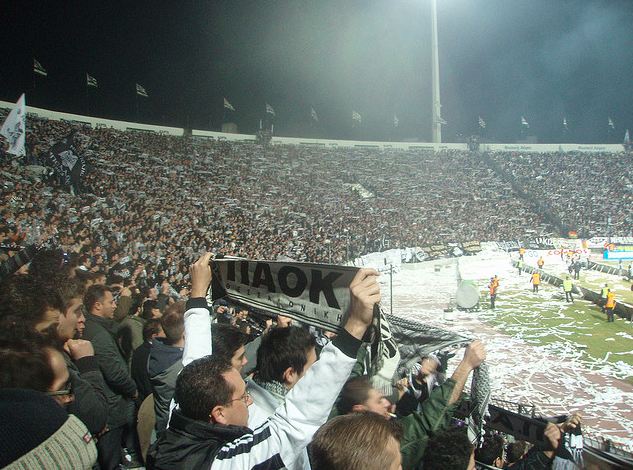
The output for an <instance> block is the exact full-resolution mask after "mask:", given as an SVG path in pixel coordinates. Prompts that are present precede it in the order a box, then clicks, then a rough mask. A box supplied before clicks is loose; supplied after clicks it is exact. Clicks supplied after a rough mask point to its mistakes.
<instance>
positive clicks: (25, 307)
mask: <svg viewBox="0 0 633 470" xmlns="http://www.w3.org/2000/svg"><path fill="white" fill-rule="evenodd" d="M49 309H56V310H59V311H60V312H63V311H64V303H63V302H62V299H61V297H60V296H59V294H58V293H57V291H56V290H55V289H54V288H51V287H47V286H46V285H44V284H42V283H41V282H40V281H39V280H38V279H36V278H35V277H34V276H31V275H29V274H27V275H16V276H12V277H10V278H9V279H7V280H6V281H4V282H3V283H2V284H1V285H0V319H5V320H7V321H11V322H16V323H26V324H27V325H29V326H31V327H33V326H35V325H36V324H37V323H39V321H40V320H41V319H42V318H43V317H44V315H45V314H46V311H47V310H49Z"/></svg>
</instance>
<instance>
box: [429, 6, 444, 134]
mask: <svg viewBox="0 0 633 470" xmlns="http://www.w3.org/2000/svg"><path fill="white" fill-rule="evenodd" d="M431 36H432V37H431V49H432V51H431V53H432V60H431V74H432V83H433V124H432V126H433V127H432V129H433V142H434V143H440V142H442V124H445V123H446V121H444V120H443V119H442V105H441V103H440V61H439V53H438V41H437V0H431Z"/></svg>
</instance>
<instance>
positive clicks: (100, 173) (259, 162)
mask: <svg viewBox="0 0 633 470" xmlns="http://www.w3.org/2000/svg"><path fill="white" fill-rule="evenodd" d="M4 113H6V110H5V111H4ZM27 130H28V134H27V149H28V151H27V152H28V155H27V162H28V163H31V164H33V163H35V164H41V163H43V162H44V161H46V157H47V155H48V154H49V152H50V149H51V147H52V146H53V145H54V144H55V143H56V142H59V141H61V140H63V139H64V138H66V137H67V136H68V135H70V134H71V133H72V132H73V131H74V132H75V133H76V134H75V146H76V150H77V153H78V154H81V155H84V156H85V157H86V161H87V163H88V167H89V171H88V174H87V176H85V177H84V179H83V181H82V182H81V187H80V188H79V189H80V194H78V195H71V194H70V193H69V191H68V189H64V188H60V187H59V186H58V185H57V184H56V182H55V178H54V177H49V178H48V179H46V178H45V179H44V181H43V182H36V183H33V182H31V180H30V177H31V176H30V175H32V171H31V170H33V168H32V167H25V166H18V165H15V164H14V163H15V162H14V163H11V162H10V160H9V159H8V158H6V157H5V158H3V159H2V162H1V167H2V168H1V169H2V171H3V191H2V199H1V204H2V207H1V210H2V217H3V222H2V230H3V234H2V237H3V238H4V239H6V238H7V237H11V238H13V239H14V240H24V241H29V240H33V239H37V238H39V237H41V235H42V233H45V232H48V230H49V229H51V228H52V227H56V229H57V231H58V236H59V240H60V242H61V243H62V244H63V245H64V246H65V247H66V249H68V250H70V251H75V252H78V253H83V252H87V251H90V252H94V250H95V249H96V247H102V248H101V249H102V250H104V251H107V257H108V259H109V263H112V262H113V260H116V259H117V258H118V259H121V258H124V259H127V258H126V257H127V256H129V257H130V261H129V262H130V263H131V264H132V265H133V264H134V260H135V259H138V260H140V259H143V260H144V262H145V263H147V262H150V263H151V264H154V265H155V266H156V269H157V270H160V271H161V272H164V273H166V274H168V275H169V276H176V275H180V276H181V278H182V276H184V275H185V273H186V272H187V269H186V266H187V263H188V262H189V260H190V259H191V258H193V257H194V256H195V255H196V254H197V253H198V252H199V251H201V250H203V249H210V250H212V251H214V252H221V253H224V254H231V255H241V256H246V257H250V258H265V259H275V258H277V257H278V256H289V257H291V258H294V259H297V260H302V261H322V262H335V263H339V262H343V261H344V260H347V259H351V258H353V257H355V256H358V255H360V254H364V253H367V252H372V251H377V250H380V249H382V248H386V247H391V248H395V247H426V246H430V245H434V244H438V243H442V244H446V243H450V242H468V241H475V240H476V241H492V240H514V239H521V238H524V237H532V236H546V235H552V234H555V235H558V234H560V233H561V232H563V233H566V232H567V231H568V230H576V231H577V232H578V234H579V235H580V236H587V237H589V236H594V235H608V234H610V235H620V236H630V235H632V234H633V233H632V230H633V228H632V227H633V215H632V213H633V211H631V205H632V202H633V193H632V188H633V187H632V186H631V182H632V170H631V165H630V156H628V155H622V154H620V155H615V154H606V153H593V154H584V155H583V154H580V153H573V154H565V155H563V154H556V155H555V154H551V153H550V154H536V155H535V154H521V153H517V152H514V153H491V154H488V153H481V154H475V153H470V152H467V151H465V150H442V151H439V152H434V151H429V150H423V149H409V150H403V149H396V148H392V149H379V148H373V147H352V148H349V147H347V148H337V147H325V148H323V147H319V146H299V145H273V146H268V147H263V146H261V145H258V144H256V143H252V142H230V141H217V140H214V139H197V138H190V137H182V136H177V135H161V134H157V133H153V132H149V133H147V132H138V131H125V130H119V129H112V128H107V127H92V126H86V125H84V124H81V123H78V122H70V121H62V120H54V119H44V118H40V117H36V116H33V115H29V118H28V122H27ZM607 220H609V223H608V225H607Z"/></svg>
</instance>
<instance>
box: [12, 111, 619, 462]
mask: <svg viewBox="0 0 633 470" xmlns="http://www.w3.org/2000/svg"><path fill="white" fill-rule="evenodd" d="M28 122H29V126H28V136H27V141H28V154H27V157H26V158H25V159H15V158H10V157H9V156H8V155H3V157H2V159H1V160H0V172H2V176H3V180H2V183H1V184H2V194H1V198H0V216H1V217H2V225H1V226H0V230H1V233H0V239H1V240H0V242H1V243H2V247H3V251H2V253H1V254H0V257H1V259H0V261H2V262H9V261H11V260H12V259H14V256H15V255H16V254H17V253H19V252H20V250H21V248H23V247H24V246H26V245H29V244H32V243H35V244H37V243H39V242H42V241H44V240H49V239H52V240H54V244H55V245H56V246H58V247H60V248H58V249H52V250H44V251H40V252H39V253H38V254H37V256H36V257H35V258H34V259H33V260H32V262H31V263H30V265H28V266H27V265H25V266H22V267H21V268H20V270H19V271H17V272H16V273H13V274H11V275H9V276H6V277H5V278H4V279H2V282H1V283H0V368H1V370H0V379H1V382H0V394H1V395H2V400H0V402H1V403H2V409H1V410H0V412H1V413H2V417H3V419H2V420H0V421H1V423H2V424H0V442H2V444H1V445H2V446H3V448H2V449H0V450H1V452H0V456H1V457H0V458H1V461H0V467H1V468H4V467H5V466H9V465H13V467H9V468H38V466H40V467H42V466H43V467H45V468H91V467H92V466H93V465H98V466H99V468H102V469H113V468H118V467H119V466H120V465H123V466H126V467H128V468H134V467H138V466H140V465H141V464H144V465H146V466H147V467H148V468H155V469H163V468H165V469H166V468H216V469H220V468H227V469H228V468H253V467H255V468H297V469H299V468H313V469H317V470H318V469H355V468H366V469H377V470H378V469H385V468H393V469H397V468H399V467H400V465H402V468H420V467H423V468H424V469H427V470H428V469H434V468H437V469H441V468H452V469H459V468H463V469H466V468H469V469H470V468H474V467H473V466H474V458H475V454H474V452H475V446H473V445H472V444H471V441H470V440H469V439H468V437H467V435H466V432H465V429H464V428H462V427H460V426H459V424H460V423H461V421H460V419H461V418H463V417H464V416H463V415H461V414H460V412H461V411H460V410H461V408H460V405H461V404H462V403H463V399H464V394H463V389H464V385H465V384H466V381H467V378H468V377H469V374H470V373H471V372H472V371H473V370H474V369H476V368H477V367H478V366H479V365H480V364H481V363H482V361H483V360H484V359H485V357H486V350H485V347H484V345H483V344H481V343H480V342H478V341H474V342H473V343H471V344H470V345H469V346H468V347H467V348H466V351H465V353H464V357H463V359H462V360H461V362H459V364H458V365H457V366H456V368H455V369H454V372H453V374H452V376H451V377H448V378H447V377H443V373H444V372H445V370H442V368H441V366H440V365H439V364H438V362H437V360H436V359H435V358H434V357H432V356H431V357H424V358H423V357H421V358H420V360H419V364H418V366H417V367H416V368H415V370H413V371H410V373H409V374H404V375H403V376H402V377H398V378H397V379H399V380H394V383H393V393H391V394H388V395H385V394H384V392H383V391H382V389H381V390H379V389H377V388H374V387H373V385H372V380H371V377H369V376H367V375H365V373H366V371H363V370H362V368H361V370H360V371H359V370H358V367H355V366H356V365H358V364H360V363H362V361H357V359H358V357H359V355H360V354H361V351H363V347H362V339H363V337H364V334H365V332H366V330H367V328H368V327H369V325H370V324H371V321H372V318H373V311H374V308H373V307H374V304H375V303H377V302H379V300H380V290H379V287H378V284H377V282H376V276H375V272H373V271H371V270H360V271H358V273H357V275H356V277H355V279H354V281H353V282H352V284H351V286H350V296H351V299H352V302H351V305H352V307H351V310H350V312H349V315H348V317H347V318H346V323H345V325H343V330H342V332H340V333H339V334H338V335H333V334H331V333H329V332H324V331H315V330H314V329H311V330H309V329H307V328H306V327H305V326H302V325H292V324H291V323H292V322H290V321H289V320H288V319H287V318H284V317H281V316H279V317H276V318H270V319H268V320H267V321H266V320H265V319H262V318H257V319H255V318H252V314H251V313H249V312H248V311H246V310H243V309H241V308H239V306H236V305H227V304H226V302H223V301H219V302H216V303H215V304H212V305H210V304H208V302H207V299H206V295H207V290H208V287H209V283H210V282H211V270H210V268H209V260H210V256H211V255H210V254H209V253H208V252H215V253H223V254H227V255H240V256H245V257H248V258H254V259H277V258H280V257H281V258H283V257H289V258H293V259H297V260H300V261H317V262H319V261H320V262H333V263H340V262H343V261H346V260H349V259H351V258H353V257H354V256H356V255H360V254H363V253H367V252H371V251H375V250H377V249H381V248H384V247H386V246H390V247H414V246H426V245H430V244H433V243H435V242H437V241H438V240H442V241H443V242H467V241H472V240H512V239H516V238H520V237H522V236H523V235H524V234H525V233H526V230H529V231H530V233H532V234H535V235H547V234H550V233H553V232H554V230H556V228H555V227H554V226H553V225H551V223H550V222H549V219H548V217H547V214H545V213H543V212H541V211H540V210H539V207H541V206H537V205H534V204H533V202H532V201H530V200H529V199H526V196H525V194H521V192H520V191H517V190H516V188H515V187H514V185H515V184H517V183H519V184H522V185H524V187H525V188H526V189H527V190H528V192H529V193H530V194H532V193H535V192H536V188H535V189H534V190H532V187H531V186H529V184H531V183H529V182H525V181H523V180H521V177H522V175H514V178H515V180H514V181H509V180H508V178H507V174H504V173H503V172H499V171H498V170H497V169H495V168H492V167H491V166H490V165H489V161H487V160H486V159H485V158H481V157H480V156H477V155H475V154H471V153H468V152H459V151H447V152H441V153H438V154H434V153H427V152H420V151H410V152H404V151H396V150H393V151H385V152H379V153H378V152H376V151H375V150H371V149H321V148H313V147H306V148H303V147H290V146H271V147H266V146H261V145H258V144H255V143H229V142H226V141H213V140H201V141H196V140H192V139H191V138H183V137H172V136H166V135H158V134H153V133H147V134H145V133H139V132H122V131H117V130H113V129H108V128H97V129H92V128H89V127H84V126H82V125H81V124H77V123H70V122H62V121H49V120H44V119H39V118H36V117H29V120H28ZM71 135H72V140H73V145H74V149H75V150H74V151H76V154H77V155H81V156H83V157H85V159H86V161H87V164H88V172H87V174H86V176H85V177H84V178H83V179H82V180H81V181H79V182H73V184H72V185H70V186H69V185H68V184H66V183H64V184H60V181H59V177H58V175H55V174H53V173H51V172H50V171H48V170H46V169H42V166H45V164H46V162H47V157H48V153H49V152H50V149H51V148H52V146H53V145H54V144H55V143H57V142H60V141H61V140H63V139H69V138H71V137H69V136H71ZM505 157H506V160H507V161H509V162H515V160H516V162H520V161H522V159H523V158H525V157H521V156H518V155H506V156H505ZM493 158H494V159H495V160H494V161H499V159H500V158H501V157H497V156H495V157H493ZM587 158H589V157H587ZM564 161H565V162H567V163H568V164H569V165H571V166H573V165H574V161H573V160H567V159H566V160H564ZM579 161H580V160H579ZM516 162H515V163H507V162H505V161H504V162H501V164H502V165H513V164H516V165H520V163H516ZM583 162H584V160H583ZM584 163H585V164H587V162H584ZM503 168H505V169H506V171H508V172H511V171H510V170H509V169H508V168H511V167H510V166H508V167H505V166H503ZM543 168H544V171H548V170H549V167H547V166H546V165H543ZM621 170H622V172H623V173H624V174H625V175H626V174H627V173H626V172H627V171H628V175H630V169H628V168H626V167H623V168H621ZM511 173H512V172H511ZM599 174H603V173H599ZM543 178H546V176H543ZM605 178H607V179H608V175H605ZM534 179H535V180H536V178H534ZM539 181H540V179H539ZM544 184H545V183H544ZM548 184H549V183H548ZM551 184H553V183H551ZM587 184H589V183H587ZM591 184H592V185H593V182H592V183H591ZM71 186H72V187H71ZM592 188H594V189H595V190H596V191H598V190H600V188H599V187H598V186H596V185H594V186H592ZM603 190H604V195H603V193H601V196H600V198H602V199H600V198H598V199H597V200H599V201H606V200H607V199H605V198H607V196H606V195H608V194H609V191H612V190H613V188H603ZM626 190H627V188H626V186H618V188H617V191H620V192H622V191H624V192H626ZM545 193H547V191H546V189H545V188H544V187H543V188H541V190H540V192H538V196H539V197H541V198H543V199H545V201H546V204H547V205H548V207H549V208H551V210H555V207H557V206H556V205H555V204H556V203H557V202H558V199H556V198H555V197H554V196H552V194H551V193H548V194H545ZM618 194H620V193H618ZM534 196H536V194H534ZM628 197H629V199H628V201H629V202H630V194H629V196H628ZM571 201H572V202H573V203H574V204H577V206H575V208H576V209H577V210H578V211H581V210H583V208H582V207H581V206H582V205H581V204H580V203H579V202H578V201H574V200H573V199H571ZM600 207H602V206H600ZM626 209H627V208H626V207H625V206H624V207H621V206H620V205H619V203H618V204H617V205H612V206H611V210H612V212H613V213H612V219H611V220H612V222H611V224H612V229H613V231H612V234H614V235H615V234H620V235H630V233H627V230H629V231H630V224H629V225H626V224H624V223H621V222H622V221H625V220H626V217H627V216H629V217H630V214H629V212H627V211H626ZM617 211H621V212H618V214H617V215H613V214H615V212H617ZM586 214H587V215H586V216H584V217H586V218H587V219H582V220H593V219H591V217H593V215H592V214H593V212H592V211H587V212H586ZM627 214H628V215H627ZM565 223H567V221H566V220H565ZM587 227H588V228H587V230H594V227H597V226H594V225H588V226H587ZM591 234H595V235H598V234H602V232H600V233H594V232H591ZM25 390H29V392H25ZM19 410H25V411H24V412H21V411H19ZM39 418H41V419H39ZM578 423H579V418H578V417H577V416H574V417H572V418H570V419H569V420H568V421H565V422H563V423H560V424H558V425H555V424H549V425H547V427H546V429H545V434H544V435H545V437H546V441H547V442H548V444H549V448H547V449H537V448H532V449H529V450H528V446H526V445H524V443H516V445H515V448H516V449H520V451H516V452H515V453H514V454H516V455H515V456H514V457H513V458H514V459H515V462H514V466H513V467H512V468H517V469H520V468H550V467H551V465H552V462H553V461H554V457H555V455H556V453H557V449H559V448H560V447H561V445H562V444H561V443H562V438H561V436H562V434H564V433H566V432H569V431H572V430H573V429H574V428H576V427H577V425H578ZM8 436H11V438H10V439H9V438H8ZM495 439H496V440H495ZM498 441H499V438H498V437H494V436H488V437H487V440H485V441H484V445H483V446H482V447H480V448H479V449H478V450H477V453H478V455H477V458H478V460H480V461H482V462H484V463H489V464H491V465H497V466H505V465H508V464H509V460H508V459H507V458H506V457H505V456H504V455H503V454H505V452H503V453H502V454H501V455H497V453H498V452H497V450H498V449H506V444H507V443H506V442H503V443H502V445H501V447H499V445H498V444H499V442H498ZM488 447H490V448H492V449H494V450H491V451H489V452H487V453H486V452H485V449H487V448H488ZM488 460H489V462H488Z"/></svg>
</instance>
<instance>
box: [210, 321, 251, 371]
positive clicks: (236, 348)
mask: <svg viewBox="0 0 633 470" xmlns="http://www.w3.org/2000/svg"><path fill="white" fill-rule="evenodd" d="M211 331H212V333H211V335H212V338H213V339H212V341H213V344H212V351H213V355H214V356H216V355H218V356H222V357H223V358H224V359H225V360H227V361H229V362H230V363H231V364H232V366H233V367H235V369H237V371H238V372H241V371H242V368H243V367H244V366H245V365H246V363H247V362H248V360H247V359H246V350H245V348H244V345H245V344H246V343H247V342H248V335H246V334H244V333H242V332H241V331H240V330H239V328H236V327H234V326H232V325H227V324H225V323H214V324H213V325H212V326H211Z"/></svg>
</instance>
